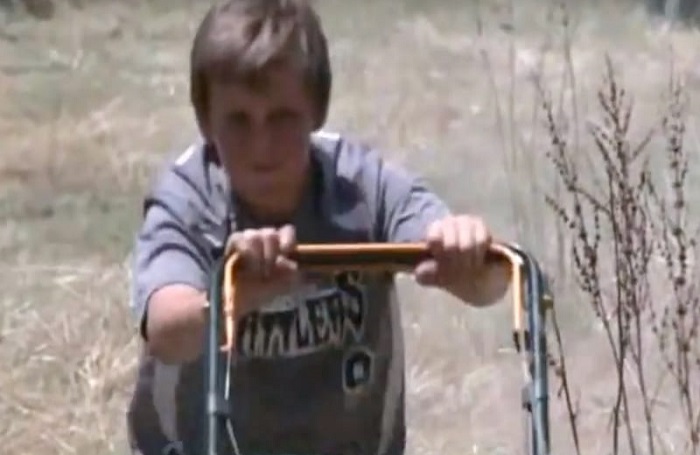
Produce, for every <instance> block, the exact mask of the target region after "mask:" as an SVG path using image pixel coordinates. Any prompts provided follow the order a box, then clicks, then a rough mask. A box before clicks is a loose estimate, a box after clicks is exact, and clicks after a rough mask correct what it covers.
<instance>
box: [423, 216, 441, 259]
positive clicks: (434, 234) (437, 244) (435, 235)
mask: <svg viewBox="0 0 700 455" xmlns="http://www.w3.org/2000/svg"><path fill="white" fill-rule="evenodd" d="M425 237H426V239H425V241H426V243H427V245H428V248H429V249H430V251H432V252H433V254H435V253H439V252H440V251H442V223H441V222H440V221H433V222H432V223H430V226H428V231H427V232H426V236H425Z"/></svg>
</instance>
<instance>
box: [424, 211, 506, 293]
mask: <svg viewBox="0 0 700 455" xmlns="http://www.w3.org/2000/svg"><path fill="white" fill-rule="evenodd" d="M491 240H492V238H491V233H490V232H489V230H488V228H487V227H486V224H485V223H484V221H483V220H482V219H481V218H479V217H476V216H471V215H450V216H447V217H445V218H443V219H441V220H438V221H435V222H433V223H432V224H431V225H430V226H429V228H428V232H427V234H426V242H427V244H428V247H429V249H430V251H431V253H432V256H433V259H429V260H426V261H424V262H422V263H421V264H419V265H418V266H417V267H416V269H415V271H414V274H415V277H416V281H417V282H418V283H420V284H422V285H424V286H436V287H441V288H445V289H447V290H453V289H454V288H455V287H461V285H462V284H466V283H465V282H466V281H470V279H471V278H475V277H477V276H479V275H481V274H482V273H483V270H484V268H485V267H484V266H485V258H486V253H487V252H488V249H489V246H490V244H491Z"/></svg>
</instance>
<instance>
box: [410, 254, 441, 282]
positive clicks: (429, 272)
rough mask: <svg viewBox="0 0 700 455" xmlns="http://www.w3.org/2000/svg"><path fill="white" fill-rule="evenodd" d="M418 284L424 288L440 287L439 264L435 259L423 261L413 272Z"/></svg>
mask: <svg viewBox="0 0 700 455" xmlns="http://www.w3.org/2000/svg"><path fill="white" fill-rule="evenodd" d="M413 276H414V278H415V280H416V282H417V283H418V284H420V285H422V286H438V285H439V283H438V281H439V273H438V263H437V261H435V260H433V259H429V260H427V261H422V262H421V263H419V264H418V265H417V266H416V268H415V270H414V271H413Z"/></svg>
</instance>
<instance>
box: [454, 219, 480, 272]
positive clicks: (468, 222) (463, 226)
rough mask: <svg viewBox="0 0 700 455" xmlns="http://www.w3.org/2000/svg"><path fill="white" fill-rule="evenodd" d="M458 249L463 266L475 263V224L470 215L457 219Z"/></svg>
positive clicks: (472, 265)
mask: <svg viewBox="0 0 700 455" xmlns="http://www.w3.org/2000/svg"><path fill="white" fill-rule="evenodd" d="M457 224H458V227H457V236H458V243H459V246H458V250H459V255H460V261H461V263H462V265H463V266H464V267H467V268H473V267H474V264H475V263H476V259H475V256H476V252H475V240H476V236H475V224H474V221H473V219H472V218H471V217H467V216H463V217H460V218H459V219H458V220H457Z"/></svg>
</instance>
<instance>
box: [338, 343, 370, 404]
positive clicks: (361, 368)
mask: <svg viewBox="0 0 700 455" xmlns="http://www.w3.org/2000/svg"><path fill="white" fill-rule="evenodd" d="M373 374H374V355H373V354H372V352H371V351H370V350H369V349H367V348H364V347H359V348H355V349H353V350H351V351H350V352H349V353H348V354H347V355H346V356H345V359H344V360H343V389H344V390H345V392H346V393H353V392H360V391H362V389H363V387H364V386H365V385H367V384H369V383H370V382H372V375H373Z"/></svg>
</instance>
